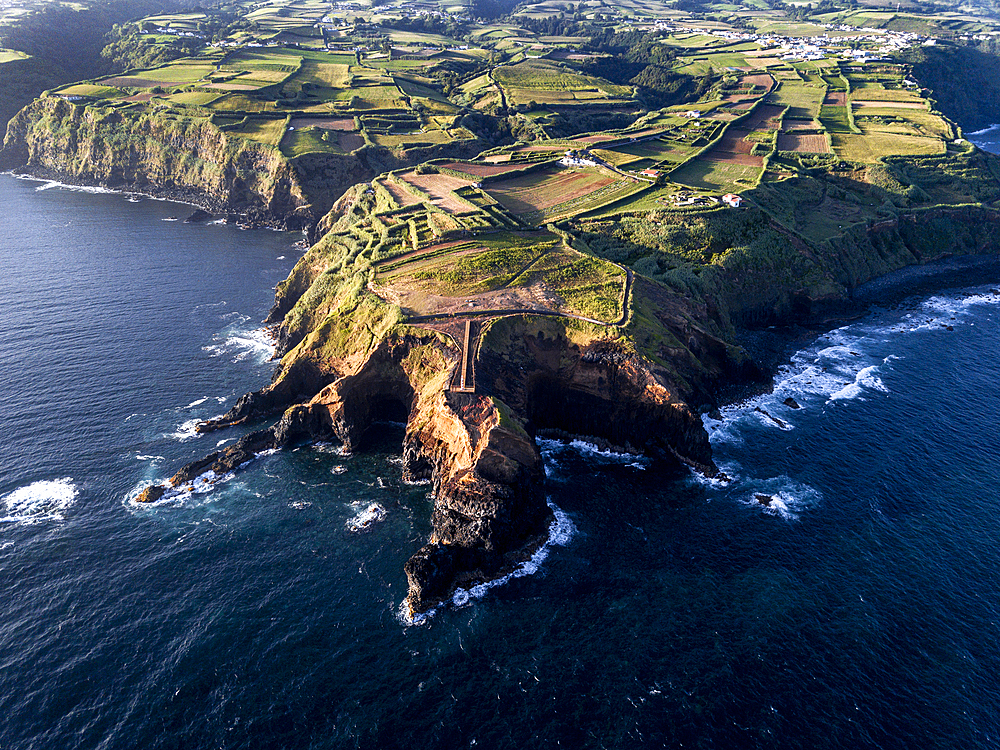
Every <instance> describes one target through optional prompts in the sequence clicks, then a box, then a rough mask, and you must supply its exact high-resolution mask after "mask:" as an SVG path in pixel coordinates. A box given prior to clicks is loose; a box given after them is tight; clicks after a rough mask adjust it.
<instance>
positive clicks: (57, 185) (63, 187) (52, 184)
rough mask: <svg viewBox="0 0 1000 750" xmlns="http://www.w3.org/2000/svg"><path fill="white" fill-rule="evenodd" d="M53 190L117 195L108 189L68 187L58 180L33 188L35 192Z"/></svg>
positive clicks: (115, 191) (89, 186)
mask: <svg viewBox="0 0 1000 750" xmlns="http://www.w3.org/2000/svg"><path fill="white" fill-rule="evenodd" d="M53 188H59V189H61V190H70V191H72V192H74V193H95V194H97V193H117V192H118V191H117V190H111V189H110V188H103V187H97V186H93V185H69V184H67V183H65V182H59V181H58V180H45V181H44V182H42V184H41V185H39V186H38V187H36V188H35V190H37V191H43V190H52V189H53Z"/></svg>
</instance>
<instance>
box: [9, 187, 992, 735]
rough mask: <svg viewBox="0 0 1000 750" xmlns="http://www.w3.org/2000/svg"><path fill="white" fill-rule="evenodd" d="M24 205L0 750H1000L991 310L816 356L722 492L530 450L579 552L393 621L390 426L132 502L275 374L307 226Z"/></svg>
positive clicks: (417, 540)
mask: <svg viewBox="0 0 1000 750" xmlns="http://www.w3.org/2000/svg"><path fill="white" fill-rule="evenodd" d="M38 187H39V183H36V182H29V181H21V180H15V179H13V178H10V177H2V178H0V206H2V210H0V253H2V255H3V266H2V267H3V270H4V272H3V274H2V275H0V300H2V302H3V304H2V306H0V367H2V369H0V372H2V376H3V379H2V385H3V387H2V389H0V399H2V400H0V434H2V435H3V439H2V440H0V519H2V522H0V748H12V749H15V748H16V749H17V750H30V749H34V748H39V749H41V748H45V749H49V748H58V749H59V750H66V749H70V748H81V749H82V748H87V749H88V750H89V749H93V748H101V749H102V750H111V749H112V748H114V749H118V748H225V749H229V748H317V749H318V748H354V747H362V748H376V747H378V748H394V747H405V748H408V749H412V748H441V747H489V748H534V747H542V748H552V747H569V748H582V747H588V748H591V747H592V748H632V747H696V748H915V747H919V748H955V747H963V748H970V749H971V748H991V747H997V746H998V744H1000V677H998V675H1000V574H998V572H997V571H998V570H1000V545H998V540H1000V512H998V505H1000V489H998V484H997V476H998V473H1000V449H998V447H997V440H998V437H997V436H998V429H997V425H1000V389H998V387H997V384H998V377H997V373H996V363H997V362H998V361H1000V301H998V300H1000V298H998V297H996V296H994V295H992V294H991V293H990V291H989V287H986V286H983V287H974V288H969V289H953V290H946V291H943V292H941V293H939V294H936V295H934V296H932V297H926V296H925V297H921V298H912V299H908V300H906V301H904V302H903V303H902V304H901V305H898V306H894V307H892V308H891V309H882V310H875V311H874V312H873V313H872V315H871V316H869V317H868V318H866V319H864V320H862V321H859V322H857V323H854V324H852V325H849V326H846V327H845V328H841V329H839V330H836V331H832V332H830V333H828V334H823V335H821V336H818V337H812V338H804V339H802V341H801V343H800V345H798V347H797V348H798V351H796V352H794V353H790V359H789V361H788V364H787V365H786V367H785V368H784V369H783V370H782V372H781V373H779V376H778V378H777V385H776V390H775V392H774V393H773V394H769V395H765V396H762V397H759V398H757V399H755V400H753V401H751V402H748V403H746V404H742V405H738V406H735V407H731V408H729V409H726V410H724V411H723V413H722V414H721V416H722V419H721V420H711V419H709V420H707V426H708V428H709V429H710V430H711V431H712V434H713V440H714V443H715V450H716V454H717V456H718V459H719V461H720V463H721V464H722V465H723V466H724V468H725V469H726V470H727V471H728V472H729V473H730V474H731V475H732V476H733V477H734V481H733V482H732V483H730V484H729V485H727V486H719V485H713V484H709V483H705V482H700V481H698V480H697V479H695V478H694V477H692V476H691V475H689V474H670V473H665V472H664V471H663V470H660V469H657V468H656V467H655V466H653V465H651V464H649V463H648V462H647V461H645V460H644V459H639V458H636V457H634V456H620V455H611V454H602V453H599V452H597V451H596V450H594V449H593V448H590V447H588V446H586V445H583V444H578V445H575V446H563V445H560V444H557V443H552V442H547V443H544V444H543V447H544V452H545V454H546V456H547V468H548V473H549V488H550V492H551V497H552V500H553V502H554V503H555V504H556V505H557V506H558V507H560V508H561V509H562V510H563V511H564V512H565V513H566V514H567V515H568V517H569V519H570V521H571V523H572V530H571V531H572V533H571V535H569V538H568V539H562V540H561V541H563V542H565V543H564V544H561V545H555V546H553V547H552V548H551V549H550V550H549V554H548V557H547V558H546V559H545V560H544V561H543V562H542V563H541V565H540V566H539V569H538V571H537V573H536V574H535V575H530V576H525V577H521V578H517V579H514V580H512V581H510V582H509V583H507V584H506V585H504V586H501V587H496V588H493V589H491V590H490V591H488V592H487V593H486V594H485V595H484V596H482V597H481V598H474V597H473V598H471V599H470V600H469V601H468V602H466V603H464V604H461V605H459V604H452V605H450V606H448V607H445V608H443V609H441V610H440V611H438V612H437V613H436V614H435V615H434V616H433V617H432V618H430V619H429V620H428V621H427V622H426V623H425V624H422V625H419V626H407V625H405V624H404V623H402V622H401V621H400V619H399V617H398V608H399V604H400V603H401V601H402V600H403V597H404V596H405V593H406V580H405V576H404V574H403V572H402V566H403V562H404V561H405V560H406V559H407V557H408V556H409V555H410V554H412V552H413V551H415V550H416V549H417V548H418V547H419V546H420V545H421V544H422V543H423V541H424V540H425V539H426V536H427V533H428V531H429V520H428V519H429V512H430V502H431V501H430V500H429V498H428V497H427V494H426V493H427V487H422V486H416V487H413V486H408V485H404V484H403V483H402V482H401V481H400V469H399V465H398V462H397V459H396V456H395V454H396V452H397V451H398V447H399V442H400V440H401V437H402V434H401V430H400V428H398V427H393V426H391V425H387V426H384V427H382V428H380V432H379V433H378V434H377V435H376V437H375V439H374V441H373V444H372V447H371V449H370V450H368V451H366V452H364V453H358V454H355V455H351V456H344V455H340V454H339V453H338V452H337V451H336V449H335V448H334V447H333V446H311V447H310V446H304V447H301V448H299V449H297V450H292V451H286V452H281V453H276V454H273V455H269V456H264V457H261V458H259V459H258V460H256V461H255V462H254V463H253V464H252V465H251V466H249V467H248V468H246V469H245V470H244V471H242V472H240V473H239V474H237V475H236V476H235V477H233V478H231V479H230V480H229V481H228V482H225V483H223V484H222V485H221V486H219V487H218V488H216V489H214V490H213V491H211V492H205V493H201V494H192V495H190V496H187V497H184V498H181V499H179V500H176V501H173V502H170V503H166V504H162V505H159V506H157V507H152V508H149V507H141V508H140V507H136V506H135V505H133V504H132V503H131V502H130V500H129V498H130V497H131V496H133V495H134V493H135V492H136V491H137V489H138V488H139V487H141V486H142V485H143V483H145V482H149V481H152V480H156V479H161V478H164V477H166V476H169V475H170V474H172V473H173V472H174V471H175V470H176V469H177V468H178V467H179V466H180V465H182V464H183V463H184V462H186V461H188V460H190V459H192V458H195V457H200V456H202V455H204V454H205V453H207V452H209V451H210V450H212V449H213V448H214V447H215V446H216V444H217V443H218V442H219V441H222V440H227V439H232V438H235V437H237V435H230V434H228V433H217V434H213V435H210V436H196V435H192V433H191V430H190V427H189V426H188V425H189V424H190V421H191V420H193V419H198V418H204V417H208V416H212V415H214V414H217V413H220V412H222V411H224V410H225V409H226V408H227V407H228V405H229V404H231V403H232V401H233V399H235V398H237V397H238V396H239V395H240V394H241V393H243V392H244V391H247V390H250V389H253V388H258V387H260V386H261V385H263V384H264V383H266V382H267V380H268V378H269V377H270V374H271V372H272V367H273V365H272V364H271V363H269V362H268V361H267V357H268V354H269V350H268V349H267V346H266V342H265V341H264V340H263V338H262V337H261V335H260V334H259V333H255V329H256V328H257V326H258V325H259V324H258V322H257V321H259V320H261V319H262V318H263V316H264V315H265V314H266V311H267V309H268V307H269V305H270V303H271V296H272V291H271V287H272V286H273V285H274V284H275V283H276V282H278V281H279V280H280V279H281V278H283V277H284V275H285V274H286V273H287V272H288V271H289V269H290V268H291V266H292V264H293V263H294V261H295V259H296V258H297V255H298V252H299V251H297V250H296V249H295V248H294V247H293V242H294V241H295V240H297V239H298V236H295V235H287V234H280V233H274V232H243V231H240V230H238V229H235V228H233V227H226V226H215V225H212V226H192V225H185V224H182V223H180V222H165V221H162V219H164V218H166V217H168V216H170V215H177V216H180V217H182V218H183V217H184V216H186V215H187V213H188V212H189V211H190V209H186V208H185V207H183V206H177V205H175V204H168V203H161V202H155V201H150V200H142V201H141V202H138V203H130V202H128V201H127V200H126V198H125V197H123V196H120V195H112V194H88V193H81V192H74V191H68V190H63V189H59V188H51V189H47V190H41V191H39V190H37V188H38ZM947 326H951V328H952V330H948V329H947ZM789 396H791V397H793V398H794V399H795V400H796V402H797V403H799V404H800V405H801V406H802V408H801V409H798V410H796V409H793V408H791V407H789V406H786V405H785V404H784V403H783V402H784V400H785V399H786V398H787V397H789ZM758 408H759V409H760V410H761V411H758V410H757V409H758ZM765 412H766V414H765ZM767 414H770V415H771V417H774V418H775V419H771V418H769V417H768V416H767ZM776 420H778V421H776ZM779 421H780V424H779ZM339 467H343V468H344V469H346V471H344V472H343V473H335V472H339V471H341V469H340V468H339ZM758 494H765V495H768V496H771V497H773V498H775V499H774V500H772V502H771V504H770V505H769V506H767V507H765V506H763V505H761V504H760V503H759V502H758V501H757V499H756V496H757V495H758ZM373 504H377V505H378V506H379V507H381V508H382V509H384V512H385V513H384V519H383V520H382V521H380V522H379V523H376V524H374V525H373V526H372V527H371V528H370V529H369V530H367V531H365V532H356V531H352V529H351V521H352V519H354V518H356V517H357V516H358V514H359V513H361V512H364V511H365V510H366V509H367V508H369V507H371V506H372V505H373Z"/></svg>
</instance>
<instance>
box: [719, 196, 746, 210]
mask: <svg viewBox="0 0 1000 750" xmlns="http://www.w3.org/2000/svg"><path fill="white" fill-rule="evenodd" d="M722 202H723V203H725V204H726V205H727V206H732V207H733V208H739V207H740V206H742V205H743V199H742V198H741V197H740V196H738V195H733V194H732V193H726V194H725V195H724V196H722Z"/></svg>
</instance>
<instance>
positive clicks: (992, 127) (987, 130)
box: [965, 124, 1000, 136]
mask: <svg viewBox="0 0 1000 750" xmlns="http://www.w3.org/2000/svg"><path fill="white" fill-rule="evenodd" d="M996 130H1000V124H994V125H990V126H988V127H985V128H983V129H982V130H973V131H972V132H971V133H966V134H965V135H966V136H970V135H986V134H987V133H992V132H994V131H996Z"/></svg>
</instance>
